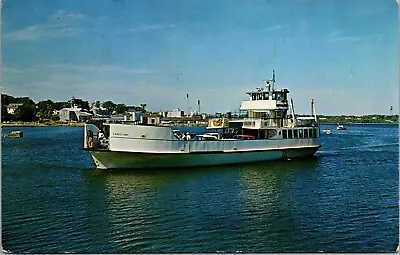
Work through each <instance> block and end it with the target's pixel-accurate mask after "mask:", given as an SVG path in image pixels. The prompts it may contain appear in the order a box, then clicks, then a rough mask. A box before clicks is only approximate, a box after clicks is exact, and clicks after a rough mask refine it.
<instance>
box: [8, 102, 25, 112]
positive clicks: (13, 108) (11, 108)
mask: <svg viewBox="0 0 400 255" xmlns="http://www.w3.org/2000/svg"><path fill="white" fill-rule="evenodd" d="M21 105H22V104H9V105H7V113H8V114H14V112H15V110H17V108H18V107H19V106H21Z"/></svg>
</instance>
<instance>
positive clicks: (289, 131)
mask: <svg viewBox="0 0 400 255" xmlns="http://www.w3.org/2000/svg"><path fill="white" fill-rule="evenodd" d="M288 138H289V139H292V138H293V130H291V129H289V130H288Z"/></svg>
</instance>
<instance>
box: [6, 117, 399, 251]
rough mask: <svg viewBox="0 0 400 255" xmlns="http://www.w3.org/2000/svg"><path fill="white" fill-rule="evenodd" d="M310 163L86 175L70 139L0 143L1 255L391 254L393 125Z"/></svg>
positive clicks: (360, 130)
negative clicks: (10, 254)
mask: <svg viewBox="0 0 400 255" xmlns="http://www.w3.org/2000/svg"><path fill="white" fill-rule="evenodd" d="M325 128H330V129H332V130H333V132H334V133H333V134H332V135H330V136H328V135H326V136H323V137H322V139H323V143H324V147H323V148H321V150H320V151H319V152H318V153H317V155H316V157H313V158H308V159H303V160H291V161H276V162H268V163H257V164H246V165H235V166H223V167H206V168H191V169H176V170H171V169H169V170H156V169H154V170H149V171H104V170H96V169H94V164H93V162H92V160H91V157H90V155H89V154H88V153H87V152H85V151H82V150H81V149H80V148H81V147H82V136H83V130H82V128H76V127H21V128H3V133H7V132H8V131H9V130H16V129H19V130H22V131H24V135H25V136H24V137H23V138H20V139H12V138H3V139H2V246H3V249H5V250H7V251H11V252H13V253H60V252H75V253H102V252H105V253H148V252H149V253H150V252H151V253H158V252H162V253H168V252H186V253H190V252H318V251H324V252H383V251H385V252H388V251H394V250H395V249H396V247H397V245H398V233H399V227H398V225H399V220H398V219H399V217H398V216H399V211H398V208H399V207H398V201H399V192H398V187H399V171H398V158H399V153H398V151H399V150H398V146H399V144H398V126H397V125H349V126H348V130H347V131H341V132H340V131H336V130H335V126H328V125H324V126H322V129H325Z"/></svg>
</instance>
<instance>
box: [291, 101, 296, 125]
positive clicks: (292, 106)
mask: <svg viewBox="0 0 400 255" xmlns="http://www.w3.org/2000/svg"><path fill="white" fill-rule="evenodd" d="M290 106H291V107H290V108H291V112H292V120H293V126H296V118H295V117H294V105H293V99H292V98H291V99H290Z"/></svg>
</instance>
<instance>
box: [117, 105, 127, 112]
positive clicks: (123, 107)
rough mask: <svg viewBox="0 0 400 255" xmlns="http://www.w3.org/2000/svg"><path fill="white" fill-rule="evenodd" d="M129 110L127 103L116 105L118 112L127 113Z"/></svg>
mask: <svg viewBox="0 0 400 255" xmlns="http://www.w3.org/2000/svg"><path fill="white" fill-rule="evenodd" d="M127 110H128V107H127V106H126V105H125V104H117V105H116V106H115V111H116V112H117V113H118V114H122V113H125V112H126V111H127Z"/></svg>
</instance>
